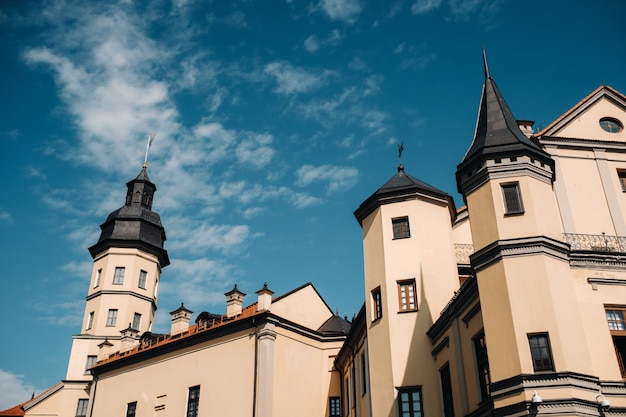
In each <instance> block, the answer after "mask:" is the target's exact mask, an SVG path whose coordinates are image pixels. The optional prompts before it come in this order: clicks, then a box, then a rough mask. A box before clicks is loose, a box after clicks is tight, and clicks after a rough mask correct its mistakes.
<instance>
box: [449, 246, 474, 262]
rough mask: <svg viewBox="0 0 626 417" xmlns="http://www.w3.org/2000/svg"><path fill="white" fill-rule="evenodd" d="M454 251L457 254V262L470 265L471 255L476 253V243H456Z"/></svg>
mask: <svg viewBox="0 0 626 417" xmlns="http://www.w3.org/2000/svg"><path fill="white" fill-rule="evenodd" d="M454 253H455V254H456V263H457V264H461V265H469V263H470V255H471V254H472V253H474V245H470V244H466V243H455V244H454Z"/></svg>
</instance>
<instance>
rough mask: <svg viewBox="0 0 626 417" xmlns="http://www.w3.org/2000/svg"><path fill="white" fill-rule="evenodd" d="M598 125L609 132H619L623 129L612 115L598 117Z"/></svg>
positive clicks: (620, 123)
mask: <svg viewBox="0 0 626 417" xmlns="http://www.w3.org/2000/svg"><path fill="white" fill-rule="evenodd" d="M600 127H601V128H602V130H604V131H605V132H609V133H619V132H621V131H622V130H624V125H623V124H622V122H620V121H619V120H617V119H615V118H613V117H603V118H602V119H600Z"/></svg>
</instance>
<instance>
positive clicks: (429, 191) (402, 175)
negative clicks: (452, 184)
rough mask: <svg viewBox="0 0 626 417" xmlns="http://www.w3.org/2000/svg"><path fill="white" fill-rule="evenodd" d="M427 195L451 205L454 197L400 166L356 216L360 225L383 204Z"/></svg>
mask: <svg viewBox="0 0 626 417" xmlns="http://www.w3.org/2000/svg"><path fill="white" fill-rule="evenodd" d="M418 193H419V194H425V195H428V196H431V197H435V198H438V199H444V200H448V201H449V203H450V204H454V203H453V202H452V197H450V196H449V195H448V194H447V193H446V192H445V191H441V190H440V189H438V188H436V187H433V186H432V185H429V184H426V183H425V182H423V181H420V180H418V179H417V178H415V177H412V176H411V175H409V174H407V173H406V172H404V167H403V166H402V165H399V166H398V172H397V173H396V174H395V175H394V176H393V177H391V178H390V179H389V181H387V182H386V183H385V184H383V186H382V187H380V188H379V189H378V190H377V191H376V192H375V193H374V194H372V195H371V196H370V197H369V198H368V199H367V200H365V201H364V202H363V203H362V204H361V205H360V206H359V208H358V209H356V210H355V212H354V216H355V217H356V218H357V220H358V221H359V223H363V220H364V219H365V218H366V217H367V216H369V215H370V214H371V213H372V212H373V211H374V210H376V208H377V207H379V206H381V205H382V204H389V203H395V202H399V201H404V200H410V199H413V198H415V195H416V194H418Z"/></svg>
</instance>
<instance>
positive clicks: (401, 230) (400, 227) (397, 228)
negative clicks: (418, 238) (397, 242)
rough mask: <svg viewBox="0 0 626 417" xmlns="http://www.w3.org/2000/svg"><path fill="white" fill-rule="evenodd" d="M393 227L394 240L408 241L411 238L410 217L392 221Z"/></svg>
mask: <svg viewBox="0 0 626 417" xmlns="http://www.w3.org/2000/svg"><path fill="white" fill-rule="evenodd" d="M391 224H392V226H393V238H394V239H407V238H409V237H411V229H410V228H409V218H408V217H406V216H405V217H397V218H395V219H391Z"/></svg>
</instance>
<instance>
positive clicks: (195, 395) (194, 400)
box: [185, 385, 200, 417]
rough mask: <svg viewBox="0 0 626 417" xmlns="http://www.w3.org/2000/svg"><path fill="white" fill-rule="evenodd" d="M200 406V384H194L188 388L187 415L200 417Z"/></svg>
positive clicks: (187, 416)
mask: <svg viewBox="0 0 626 417" xmlns="http://www.w3.org/2000/svg"><path fill="white" fill-rule="evenodd" d="M199 406H200V385H194V386H193V387H189V388H188V390H187V411H186V412H185V416H186V417H198V415H199V414H198V409H199Z"/></svg>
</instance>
